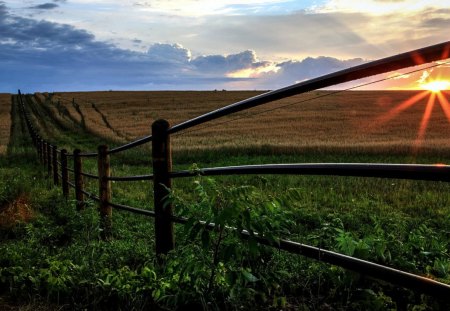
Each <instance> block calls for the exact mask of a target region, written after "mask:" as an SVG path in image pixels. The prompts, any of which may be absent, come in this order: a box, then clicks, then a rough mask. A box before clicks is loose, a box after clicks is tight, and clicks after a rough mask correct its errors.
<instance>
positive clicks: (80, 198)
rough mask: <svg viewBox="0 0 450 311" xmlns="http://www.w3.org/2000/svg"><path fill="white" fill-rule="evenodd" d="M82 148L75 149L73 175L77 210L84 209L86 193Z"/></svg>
mask: <svg viewBox="0 0 450 311" xmlns="http://www.w3.org/2000/svg"><path fill="white" fill-rule="evenodd" d="M80 153H81V150H80V149H75V150H74V151H73V175H74V179H75V180H74V181H75V199H76V200H77V210H78V211H80V210H82V209H84V194H83V187H84V181H83V175H81V172H82V163H81V157H80Z"/></svg>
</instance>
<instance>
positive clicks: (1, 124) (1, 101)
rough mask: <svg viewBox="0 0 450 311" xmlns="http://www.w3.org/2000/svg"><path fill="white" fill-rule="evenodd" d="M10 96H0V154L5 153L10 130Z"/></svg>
mask: <svg viewBox="0 0 450 311" xmlns="http://www.w3.org/2000/svg"><path fill="white" fill-rule="evenodd" d="M10 111H11V94H0V154H4V153H5V152H6V149H7V146H8V142H9V132H10V129H11V115H10Z"/></svg>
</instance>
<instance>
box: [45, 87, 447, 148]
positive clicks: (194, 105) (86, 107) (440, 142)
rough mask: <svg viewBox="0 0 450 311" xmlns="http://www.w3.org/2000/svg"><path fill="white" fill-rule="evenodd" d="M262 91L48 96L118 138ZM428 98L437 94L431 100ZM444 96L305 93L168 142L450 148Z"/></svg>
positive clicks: (97, 130)
mask: <svg viewBox="0 0 450 311" xmlns="http://www.w3.org/2000/svg"><path fill="white" fill-rule="evenodd" d="M261 93H262V92H257V91H198V92H197V91H179V92H176V91H160V92H115V91H109V92H84V93H83V92H80V93H56V94H53V96H52V101H53V103H56V102H59V104H60V105H64V106H65V107H66V108H67V109H68V111H70V114H73V115H74V118H77V116H76V115H77V113H76V111H75V109H74V106H73V102H72V101H73V100H74V101H75V103H76V105H78V106H79V108H80V111H81V113H82V115H83V116H84V120H85V123H86V127H87V128H89V129H91V131H92V132H94V133H96V134H99V135H102V136H104V137H108V138H114V139H115V140H116V141H118V142H121V141H131V140H133V139H136V138H139V137H143V136H146V135H149V134H150V131H151V130H150V128H151V124H152V122H153V121H155V120H156V119H160V118H163V119H167V120H168V121H169V122H170V124H171V125H175V124H178V123H180V122H182V121H185V120H188V119H190V118H193V117H196V116H198V115H201V114H203V113H206V112H209V111H211V110H214V109H217V108H220V107H223V106H226V105H229V104H232V103H234V102H237V101H239V100H243V99H246V98H249V97H252V96H255V95H258V94H261ZM430 97H433V98H434V101H433V102H432V103H430V102H431V100H430ZM449 97H450V92H443V93H442V96H440V97H436V96H432V95H431V93H424V92H420V91H346V92H338V93H336V92H333V91H316V92H310V93H307V94H303V95H298V96H293V97H290V98H286V99H283V100H279V101H276V102H273V103H270V104H266V105H263V106H260V107H255V108H252V109H250V110H247V111H244V112H240V113H237V114H234V115H232V116H228V117H224V118H221V119H218V120H216V121H212V122H209V123H207V124H205V125H199V126H197V127H194V128H192V129H190V130H188V131H186V132H183V133H180V134H176V135H174V136H173V138H172V141H173V148H174V150H177V149H178V150H202V149H220V148H228V149H233V148H234V149H242V148H245V149H251V148H265V149H269V150H270V149H274V150H275V149H278V150H284V151H286V152H289V151H290V150H302V149H315V150H324V151H327V150H358V151H361V152H371V151H374V152H399V153H404V152H411V151H414V152H421V151H436V150H439V151H440V152H448V151H450V140H449V138H448V133H450V114H449V110H450V108H449V104H448V101H449ZM442 98H443V99H442ZM94 106H95V109H94V108H93V107H94ZM427 107H428V108H427ZM430 108H432V109H430ZM427 109H428V111H431V113H427V112H426V111H427ZM78 114H79V113H78ZM427 114H429V117H427ZM78 119H80V118H79V116H78ZM105 120H106V121H105Z"/></svg>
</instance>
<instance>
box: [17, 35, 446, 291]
mask: <svg viewBox="0 0 450 311" xmlns="http://www.w3.org/2000/svg"><path fill="white" fill-rule="evenodd" d="M449 51H450V42H444V43H441V44H437V45H434V46H429V47H426V48H422V49H418V50H414V51H410V52H407V53H403V54H399V55H395V56H391V57H387V58H384V59H381V60H378V61H374V62H369V63H366V64H363V65H360V66H356V67H352V68H349V69H346V70H342V71H339V72H335V73H332V74H328V75H325V76H322V77H319V78H315V79H312V80H308V81H305V82H301V83H298V84H295V85H291V86H288V87H285V88H282V89H279V90H276V91H272V92H268V93H265V94H262V95H259V96H256V97H253V98H249V99H246V100H243V101H240V102H237V103H235V104H232V105H229V106H226V107H223V108H220V109H217V110H215V111H212V112H209V113H206V114H204V115H201V116H198V117H196V118H193V119H191V120H187V121H185V122H182V123H180V124H177V125H175V126H173V127H170V126H169V124H168V122H167V121H164V120H158V121H155V122H154V123H153V125H152V134H151V135H149V136H146V137H143V138H140V139H138V140H135V141H133V142H130V143H128V144H125V145H122V146H119V147H116V148H113V149H111V150H108V147H107V146H99V148H98V151H97V152H86V153H82V152H81V151H80V150H78V149H76V150H74V152H73V154H68V153H67V152H66V150H59V149H58V148H57V146H55V145H52V144H50V143H49V142H48V141H46V140H44V139H43V138H42V137H41V136H40V135H39V133H38V132H37V130H36V129H35V128H34V126H33V124H32V122H31V121H30V115H29V113H28V111H27V109H25V104H24V99H23V95H22V94H21V93H20V90H19V92H18V93H19V94H18V97H19V104H20V109H21V112H22V114H23V116H24V119H25V121H26V125H27V128H28V130H29V133H30V135H31V138H32V141H33V144H34V146H35V147H36V150H37V154H38V157H39V160H40V162H41V163H42V164H43V166H44V167H45V168H46V169H47V171H48V175H49V177H53V180H54V183H55V184H59V183H61V185H62V188H63V194H64V196H66V197H68V196H69V190H68V189H69V187H70V188H73V189H74V191H75V198H76V202H77V203H76V207H77V209H82V208H84V206H85V197H87V198H90V199H91V200H93V201H96V202H98V204H99V212H100V216H101V219H102V221H101V226H102V227H103V228H102V229H103V230H102V231H103V232H104V235H103V238H105V239H109V238H110V229H111V217H112V208H115V209H118V210H123V211H127V212H131V213H135V214H140V215H143V216H150V217H154V218H155V242H156V253H157V255H160V254H165V253H167V252H168V251H170V250H172V249H173V248H174V240H175V239H174V234H173V223H179V224H185V223H186V222H187V221H188V220H187V219H185V218H181V217H177V216H174V215H173V213H172V206H171V204H165V205H164V203H165V202H164V198H165V197H166V196H167V195H168V194H169V191H170V189H171V180H172V179H173V178H184V177H192V176H196V175H205V176H212V175H245V174H281V175H329V176H358V177H370V178H373V177H377V178H395V179H413V180H429V181H442V182H450V166H448V165H416V164H373V163H370V164H369V163H312V164H309V163H308V164H304V163H292V164H266V165H242V166H228V167H212V168H204V169H200V170H194V171H178V172H174V171H173V170H172V154H171V146H170V135H171V134H174V133H177V132H181V131H183V130H186V129H188V128H191V127H193V126H196V125H199V124H202V123H205V122H209V121H211V120H214V119H217V118H220V117H223V116H226V115H230V114H232V113H235V112H238V111H242V110H245V109H249V108H252V107H255V106H259V105H262V104H265V103H269V102H272V101H274V100H278V99H282V98H285V97H288V96H292V95H296V94H301V93H304V92H308V91H312V90H316V89H320V88H324V87H328V86H332V85H335V84H338V83H343V82H349V81H352V80H355V79H360V78H365V77H368V76H372V75H376V74H380V73H385V72H389V71H392V70H398V69H402V68H405V67H409V66H414V65H420V64H424V63H428V62H431V61H436V60H442V59H447V58H449V56H450V55H449ZM150 141H151V142H152V158H153V174H150V175H137V176H111V173H110V164H109V157H110V155H111V154H115V153H118V152H121V151H125V150H128V149H131V148H134V147H137V146H140V145H142V144H144V143H147V142H150ZM58 156H59V159H58ZM84 157H97V159H98V175H94V174H89V173H85V172H83V170H82V158H84ZM68 158H70V159H71V160H72V161H73V168H70V167H68V164H67V163H68ZM69 172H70V173H72V174H71V175H73V181H71V180H69V178H68V176H69V174H68V173H69ZM84 178H90V179H95V180H98V183H99V193H98V195H94V194H93V193H90V192H87V191H86V190H84ZM140 180H152V181H153V193H154V202H153V204H154V210H153V211H151V210H144V209H139V208H136V207H132V206H127V205H122V204H117V203H113V202H112V197H111V181H120V182H125V181H140ZM202 223H203V225H205V226H206V227H207V228H208V229H211V230H213V229H214V228H215V225H214V224H211V223H208V224H207V223H205V222H202ZM227 229H228V230H236V229H235V228H227ZM240 234H241V235H242V236H243V237H248V236H249V232H247V231H245V230H244V231H242V232H240ZM256 241H257V242H258V243H260V244H263V245H268V246H271V247H275V248H278V249H280V250H284V251H287V252H290V253H294V254H299V255H302V256H306V257H309V258H313V259H318V260H321V261H323V262H327V263H330V264H333V265H337V266H340V267H343V268H346V269H349V270H352V271H356V272H358V273H361V274H365V275H368V276H371V277H374V278H377V279H380V280H384V281H388V282H391V283H394V284H398V285H401V286H404V287H406V288H410V289H413V290H417V291H420V292H423V293H426V294H429V295H432V296H436V297H438V298H441V299H448V297H450V286H449V285H447V284H444V283H440V282H437V281H434V280H431V279H429V278H424V277H421V276H418V275H414V274H410V273H406V272H403V271H400V270H396V269H393V268H390V267H386V266H382V265H378V264H375V263H372V262H368V261H365V260H361V259H357V258H353V257H349V256H346V255H342V254H339V253H336V252H332V251H328V250H323V249H319V248H316V247H313V246H309V245H304V244H300V243H297V242H293V241H289V240H284V239H281V240H279V241H277V243H276V244H274V243H273V241H271V240H269V239H266V238H265V237H264V236H259V235H258V234H256Z"/></svg>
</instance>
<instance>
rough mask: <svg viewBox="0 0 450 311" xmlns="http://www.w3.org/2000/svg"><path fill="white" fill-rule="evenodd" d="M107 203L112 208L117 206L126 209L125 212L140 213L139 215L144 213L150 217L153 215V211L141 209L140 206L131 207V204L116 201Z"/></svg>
mask: <svg viewBox="0 0 450 311" xmlns="http://www.w3.org/2000/svg"><path fill="white" fill-rule="evenodd" d="M107 203H108V204H109V205H111V207H113V208H117V209H120V210H123V211H127V212H131V213H134V214H141V215H145V216H150V217H153V218H154V217H155V212H154V211H149V210H145V209H141V208H136V207H132V206H128V205H123V204H118V203H112V202H107Z"/></svg>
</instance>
